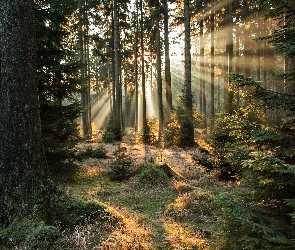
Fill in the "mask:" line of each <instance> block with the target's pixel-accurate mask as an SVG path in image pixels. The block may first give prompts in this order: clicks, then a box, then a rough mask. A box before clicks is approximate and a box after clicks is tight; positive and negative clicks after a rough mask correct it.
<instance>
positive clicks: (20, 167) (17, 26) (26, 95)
mask: <svg viewBox="0 0 295 250" xmlns="http://www.w3.org/2000/svg"><path fill="white" fill-rule="evenodd" d="M36 74H37V67H36V33H35V16H34V1H33V0H31V1H21V0H15V1H6V0H1V1H0V76H1V78H0V186H1V192H0V227H2V226H8V225H9V223H11V221H12V219H13V218H15V217H16V216H18V217H19V218H22V216H23V215H33V213H34V209H35V208H36V207H39V206H40V203H41V202H43V201H45V200H46V199H47V198H49V196H48V197H47V192H46V191H45V190H46V188H47V183H46V180H47V163H46V160H45V155H44V150H43V145H42V141H41V122H40V114H39V103H38V102H39V100H38V90H37V79H36V78H37V77H36ZM43 195H44V197H43Z"/></svg>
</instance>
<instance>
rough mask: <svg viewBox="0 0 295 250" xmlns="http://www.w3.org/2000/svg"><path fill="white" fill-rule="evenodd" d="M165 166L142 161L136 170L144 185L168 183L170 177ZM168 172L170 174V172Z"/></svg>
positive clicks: (140, 181)
mask: <svg viewBox="0 0 295 250" xmlns="http://www.w3.org/2000/svg"><path fill="white" fill-rule="evenodd" d="M163 166H164V165H156V164H154V163H150V162H145V163H142V164H141V165H140V166H139V167H138V169H137V171H136V173H137V174H138V177H139V184H140V185H144V186H155V185H167V183H168V181H169V177H168V175H167V174H166V172H165V170H166V171H167V168H166V167H163ZM168 174H169V175H170V172H168Z"/></svg>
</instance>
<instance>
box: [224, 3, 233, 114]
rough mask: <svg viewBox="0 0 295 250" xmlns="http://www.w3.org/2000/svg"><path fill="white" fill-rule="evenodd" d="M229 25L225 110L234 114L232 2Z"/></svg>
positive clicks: (228, 13) (228, 17)
mask: <svg viewBox="0 0 295 250" xmlns="http://www.w3.org/2000/svg"><path fill="white" fill-rule="evenodd" d="M227 20H228V21H227V24H228V28H229V31H228V33H227V36H226V37H227V39H226V48H225V53H226V58H227V65H226V70H227V71H226V74H227V77H226V80H227V81H226V82H225V90H226V95H225V108H226V111H227V112H228V113H229V114H232V113H233V109H234V106H233V105H234V103H233V98H234V90H233V89H231V88H229V77H228V75H229V74H230V73H231V72H232V68H233V6H232V2H230V3H229V4H228V6H227Z"/></svg>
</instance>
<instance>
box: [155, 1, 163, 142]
mask: <svg viewBox="0 0 295 250" xmlns="http://www.w3.org/2000/svg"><path fill="white" fill-rule="evenodd" d="M155 7H156V10H157V14H156V15H157V17H156V27H155V28H156V55H157V90H158V91H157V92H158V109H159V140H161V138H162V135H163V130H164V125H163V121H164V114H163V98H162V94H163V93H162V92H163V90H162V60H161V30H160V1H159V0H156V3H155Z"/></svg>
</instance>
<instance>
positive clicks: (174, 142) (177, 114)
mask: <svg viewBox="0 0 295 250" xmlns="http://www.w3.org/2000/svg"><path fill="white" fill-rule="evenodd" d="M170 119H171V121H170V123H169V124H168V125H167V129H166V130H165V133H164V139H165V146H166V147H172V146H178V147H186V146H195V145H196V143H195V140H194V137H193V136H192V135H191V131H193V130H194V128H196V127H198V126H200V124H201V115H200V114H199V113H197V112H194V113H193V115H192V116H191V117H190V116H188V115H187V114H186V112H185V110H184V108H183V107H182V106H179V107H177V109H176V110H175V111H174V112H173V113H172V114H171V118H170Z"/></svg>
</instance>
